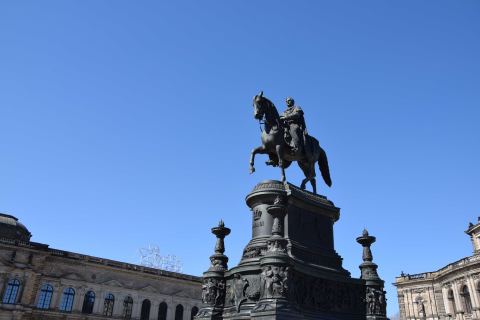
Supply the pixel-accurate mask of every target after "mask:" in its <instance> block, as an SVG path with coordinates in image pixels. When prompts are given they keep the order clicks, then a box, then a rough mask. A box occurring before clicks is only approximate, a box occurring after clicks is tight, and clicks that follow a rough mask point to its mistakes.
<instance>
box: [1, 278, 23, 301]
mask: <svg viewBox="0 0 480 320" xmlns="http://www.w3.org/2000/svg"><path fill="white" fill-rule="evenodd" d="M19 290H20V281H18V279H12V280H10V281H8V284H7V289H6V290H5V293H4V294H3V300H2V302H3V303H5V304H15V303H17V295H18V291H19Z"/></svg>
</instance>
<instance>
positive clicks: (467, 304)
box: [461, 286, 472, 313]
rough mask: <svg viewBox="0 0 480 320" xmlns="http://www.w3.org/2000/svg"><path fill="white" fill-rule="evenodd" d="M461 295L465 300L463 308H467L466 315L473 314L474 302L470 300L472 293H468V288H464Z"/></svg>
mask: <svg viewBox="0 0 480 320" xmlns="http://www.w3.org/2000/svg"><path fill="white" fill-rule="evenodd" d="M461 295H462V298H463V306H464V307H465V310H464V311H465V313H472V300H471V299H470V292H468V287H467V286H463V288H462V293H461Z"/></svg>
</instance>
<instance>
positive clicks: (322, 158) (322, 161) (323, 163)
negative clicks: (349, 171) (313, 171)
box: [318, 146, 332, 187]
mask: <svg viewBox="0 0 480 320" xmlns="http://www.w3.org/2000/svg"><path fill="white" fill-rule="evenodd" d="M319 149H320V150H319V151H320V152H319V155H318V167H319V168H320V172H321V173H322V177H323V180H324V181H325V183H326V184H327V186H329V187H331V186H332V179H331V178H330V169H329V167H328V159H327V154H326V153H325V150H323V149H322V147H320V146H319Z"/></svg>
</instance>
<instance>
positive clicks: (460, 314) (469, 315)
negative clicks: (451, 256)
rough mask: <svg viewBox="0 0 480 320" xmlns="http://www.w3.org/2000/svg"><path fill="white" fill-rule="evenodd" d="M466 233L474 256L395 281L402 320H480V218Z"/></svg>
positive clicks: (407, 275)
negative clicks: (470, 241) (432, 270)
mask: <svg viewBox="0 0 480 320" xmlns="http://www.w3.org/2000/svg"><path fill="white" fill-rule="evenodd" d="M465 233H466V234H468V235H469V236H470V238H471V240H472V244H473V249H474V254H473V255H472V256H469V257H466V258H463V259H460V260H458V261H455V262H453V263H450V264H449V265H447V266H445V267H443V268H441V269H440V270H437V271H434V272H425V273H420V274H414V275H410V274H403V273H402V275H401V276H400V277H397V278H396V279H395V283H394V285H395V286H396V287H397V293H398V303H399V308H400V319H401V320H407V319H408V320H411V319H426V320H437V319H455V320H464V319H465V320H467V319H480V218H479V221H478V222H477V224H472V223H470V225H469V227H468V229H467V231H465Z"/></svg>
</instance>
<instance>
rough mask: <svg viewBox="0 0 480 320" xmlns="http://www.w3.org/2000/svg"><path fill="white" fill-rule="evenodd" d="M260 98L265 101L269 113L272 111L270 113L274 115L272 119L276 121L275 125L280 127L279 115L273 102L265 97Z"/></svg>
mask: <svg viewBox="0 0 480 320" xmlns="http://www.w3.org/2000/svg"><path fill="white" fill-rule="evenodd" d="M262 98H263V99H264V100H265V101H266V102H267V109H268V110H269V113H271V114H272V113H273V114H272V115H273V117H274V120H275V122H276V123H277V125H278V126H279V127H280V126H281V122H280V115H279V114H278V110H277V108H276V107H275V104H274V103H273V102H272V101H270V100H268V99H267V98H265V97H262Z"/></svg>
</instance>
